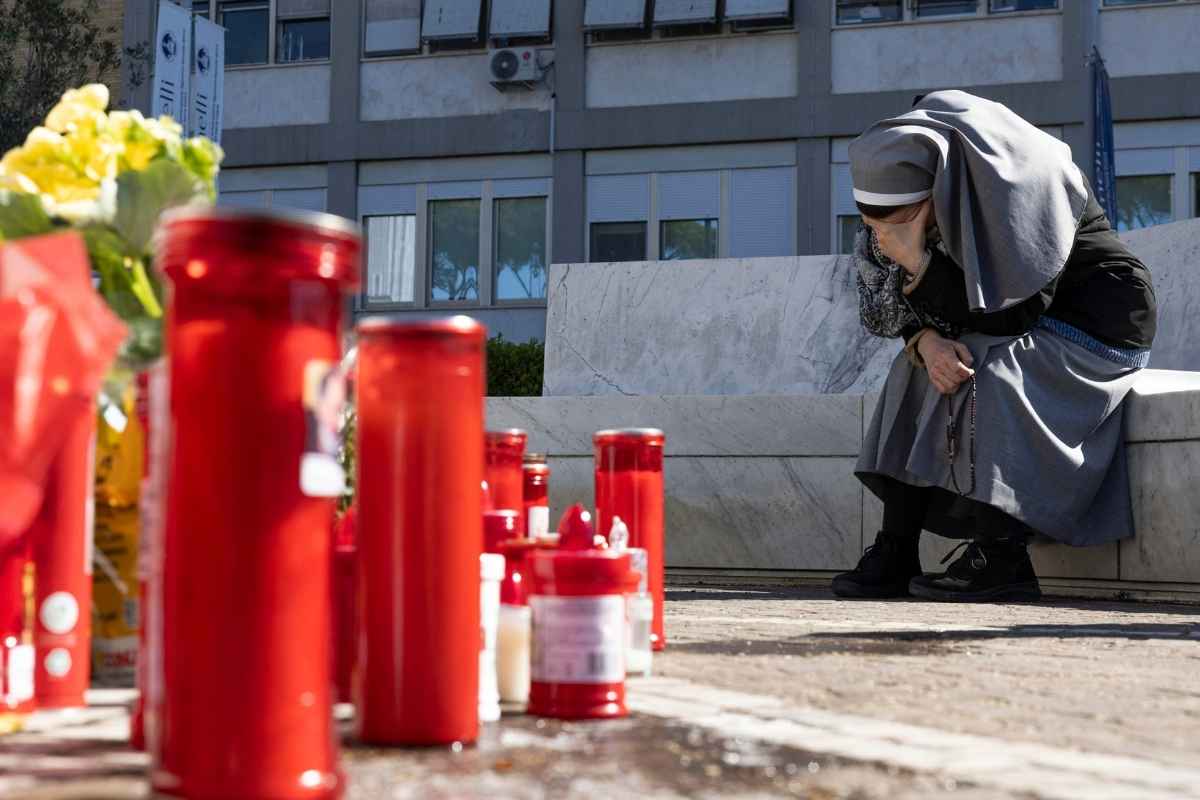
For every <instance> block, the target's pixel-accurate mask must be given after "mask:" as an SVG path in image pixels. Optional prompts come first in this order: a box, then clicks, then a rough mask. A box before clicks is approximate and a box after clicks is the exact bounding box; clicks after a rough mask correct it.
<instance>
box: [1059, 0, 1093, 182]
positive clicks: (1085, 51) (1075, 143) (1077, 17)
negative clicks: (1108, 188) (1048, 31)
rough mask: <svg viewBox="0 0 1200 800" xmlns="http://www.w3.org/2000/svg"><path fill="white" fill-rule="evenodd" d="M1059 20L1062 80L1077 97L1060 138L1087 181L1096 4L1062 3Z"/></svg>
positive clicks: (1090, 166)
mask: <svg viewBox="0 0 1200 800" xmlns="http://www.w3.org/2000/svg"><path fill="white" fill-rule="evenodd" d="M1062 5H1063V12H1062V13H1063V23H1062V37H1063V38H1062V54H1063V65H1062V80H1063V84H1064V86H1066V87H1067V88H1068V95H1069V96H1070V97H1073V98H1077V99H1076V101H1075V102H1074V103H1072V106H1073V108H1072V109H1071V110H1070V111H1068V114H1070V116H1071V117H1072V118H1073V119H1074V120H1075V121H1076V122H1074V123H1067V124H1064V125H1063V140H1064V141H1066V142H1067V144H1069V145H1070V146H1071V153H1072V156H1073V157H1074V159H1075V163H1076V164H1077V165H1079V167H1080V169H1082V170H1083V173H1084V174H1085V175H1087V176H1088V180H1094V179H1095V177H1096V175H1095V172H1096V170H1095V164H1094V163H1093V158H1092V143H1093V142H1094V141H1095V130H1094V125H1093V120H1092V104H1091V99H1092V81H1091V70H1090V68H1089V66H1088V58H1089V56H1090V55H1091V51H1092V45H1093V44H1095V43H1096V42H1097V41H1099V36H1100V31H1099V24H1100V20H1099V14H1100V11H1099V3H1098V2H1085V3H1063V4H1062Z"/></svg>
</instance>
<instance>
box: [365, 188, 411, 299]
mask: <svg viewBox="0 0 1200 800" xmlns="http://www.w3.org/2000/svg"><path fill="white" fill-rule="evenodd" d="M390 217H412V219H413V235H414V236H415V235H416V232H417V231H416V229H417V224H418V223H419V219H418V214H417V212H416V211H412V212H403V213H395V214H364V215H362V216H361V217H360V218H359V224H360V225H361V227H362V239H363V248H362V265H363V277H364V280H363V287H362V290H361V291H359V293H358V302H357V304H356V305H357V308H358V310H359V311H400V310H405V309H413V308H420V307H421V298H420V297H418V296H417V289H418V286H417V284H418V281H417V270H418V269H420V268H421V265H420V263H419V261H420V257H421V253H420V251H419V250H418V249H417V246H416V241H414V242H413V299H412V300H409V301H404V300H383V301H378V302H374V301H372V300H370V299H369V298H368V296H367V291H368V285H369V282H370V275H371V272H370V270H371V264H370V253H371V245H370V241H369V240H370V231H371V220H372V219H379V218H390Z"/></svg>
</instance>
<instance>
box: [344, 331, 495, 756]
mask: <svg viewBox="0 0 1200 800" xmlns="http://www.w3.org/2000/svg"><path fill="white" fill-rule="evenodd" d="M358 331H359V346H358V380H357V383H356V386H357V392H358V395H357V396H358V482H357V484H356V486H357V491H358V500H357V502H358V513H359V516H358V549H359V559H360V565H361V568H362V577H361V579H360V583H359V586H360V592H361V604H360V612H359V620H360V629H359V653H360V657H361V660H360V662H359V665H358V670H357V671H356V673H355V680H354V684H353V688H354V698H355V703H356V705H357V706H358V717H357V724H358V735H359V738H360V739H362V740H363V741H366V742H374V743H380V744H401V745H430V744H445V743H450V742H469V741H474V740H475V738H476V736H477V733H478V727H479V718H478V715H479V706H478V704H479V649H480V640H479V555H480V552H481V551H482V547H483V515H482V509H481V500H482V498H481V493H480V491H479V485H480V481H481V480H482V479H483V449H484V448H483V395H484V385H485V383H484V339H485V330H484V328H483V326H482V325H480V324H479V323H478V322H475V321H474V320H472V319H470V318H468V317H454V318H451V319H445V320H434V321H423V322H412V323H402V322H395V321H388V320H367V321H365V322H363V323H362V324H360V325H359V327H358Z"/></svg>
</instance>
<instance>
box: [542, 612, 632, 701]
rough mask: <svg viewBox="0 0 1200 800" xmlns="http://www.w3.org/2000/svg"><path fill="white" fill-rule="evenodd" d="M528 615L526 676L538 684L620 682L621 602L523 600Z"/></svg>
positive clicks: (622, 666) (622, 677)
mask: <svg viewBox="0 0 1200 800" xmlns="http://www.w3.org/2000/svg"><path fill="white" fill-rule="evenodd" d="M529 606H530V608H531V610H532V612H533V653H532V657H531V658H532V663H531V672H532V677H533V680H534V681H536V682H538V683H621V682H623V681H624V680H625V598H624V596H622V595H603V596H600V597H542V596H535V597H531V598H529Z"/></svg>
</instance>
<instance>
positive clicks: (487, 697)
mask: <svg viewBox="0 0 1200 800" xmlns="http://www.w3.org/2000/svg"><path fill="white" fill-rule="evenodd" d="M479 577H480V583H479V627H480V629H481V630H480V633H481V634H482V636H481V637H480V638H481V639H482V640H483V647H482V648H481V649H480V651H479V719H480V721H482V722H495V721H496V720H498V719H500V692H499V688H498V686H497V683H496V640H497V632H498V631H497V629H498V626H499V622H500V581H501V580H503V579H504V556H501V555H496V554H495V553H484V554H483V555H481V556H480V557H479Z"/></svg>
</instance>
